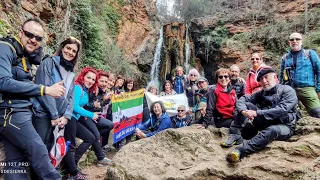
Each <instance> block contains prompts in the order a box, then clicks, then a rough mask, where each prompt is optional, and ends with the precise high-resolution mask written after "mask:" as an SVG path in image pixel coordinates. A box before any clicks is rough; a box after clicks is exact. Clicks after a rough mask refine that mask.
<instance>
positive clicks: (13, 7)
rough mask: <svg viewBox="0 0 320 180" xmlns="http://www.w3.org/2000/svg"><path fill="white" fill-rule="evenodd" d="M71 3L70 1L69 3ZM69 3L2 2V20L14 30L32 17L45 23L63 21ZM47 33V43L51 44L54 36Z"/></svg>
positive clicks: (0, 12) (45, 1)
mask: <svg viewBox="0 0 320 180" xmlns="http://www.w3.org/2000/svg"><path fill="white" fill-rule="evenodd" d="M67 2H68V3H70V0H68V1H67ZM68 3H66V2H63V1H61V0H57V1H52V2H49V1H47V0H41V1H29V0H19V1H17V0H2V1H1V6H0V9H1V11H0V19H2V20H4V21H6V22H7V24H9V25H10V26H12V29H13V30H15V31H16V30H18V29H19V27H20V26H21V24H22V23H23V22H24V21H25V20H27V19H28V18H31V17H39V18H40V19H41V20H42V21H43V22H44V23H46V24H48V23H50V22H51V21H57V20H61V19H63V17H64V16H65V13H66V11H65V10H66V8H67V5H68ZM45 30H46V32H47V39H46V41H47V42H46V43H50V42H51V41H52V38H53V37H54V34H52V32H49V31H48V28H47V27H46V26H45Z"/></svg>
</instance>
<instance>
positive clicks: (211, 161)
mask: <svg viewBox="0 0 320 180" xmlns="http://www.w3.org/2000/svg"><path fill="white" fill-rule="evenodd" d="M319 132H320V120H319V119H314V118H304V119H302V120H301V121H300V122H299V126H298V127H297V133H299V134H297V135H295V136H293V137H292V138H291V139H290V140H289V141H286V142H281V141H275V142H273V143H271V144H269V145H268V146H267V147H266V148H265V149H264V150H263V151H261V152H258V153H255V154H252V155H250V156H248V157H245V158H243V160H242V161H241V162H239V163H237V164H235V165H233V164H229V163H227V161H226V155H227V153H228V152H229V151H230V150H231V149H225V148H221V147H220V146H219V142H220V140H221V138H223V137H225V136H226V135H227V134H228V130H227V129H225V128H222V129H217V128H213V127H209V128H208V129H197V126H196V125H194V126H191V127H185V128H180V129H168V130H166V131H163V132H160V133H158V134H157V135H155V136H153V137H150V138H147V139H142V140H139V141H136V142H133V143H130V144H128V145H126V146H125V147H123V148H122V149H121V150H120V151H119V152H118V153H117V154H116V156H115V157H114V159H113V165H112V166H110V167H109V168H108V172H107V177H106V179H112V180H116V179H131V180H134V179H137V180H138V179H139V180H141V179H148V180H149V179H259V180H261V179H320V138H319V137H320V136H319Z"/></svg>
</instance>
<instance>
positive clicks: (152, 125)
mask: <svg viewBox="0 0 320 180" xmlns="http://www.w3.org/2000/svg"><path fill="white" fill-rule="evenodd" d="M138 128H139V129H140V130H151V133H148V134H146V136H147V137H150V136H153V135H155V134H157V133H158V132H160V131H163V130H165V129H168V128H172V123H171V119H170V117H169V116H168V114H167V113H162V115H161V117H160V118H159V120H158V119H157V117H156V115H152V116H151V117H150V118H149V120H148V121H146V122H145V123H143V124H140V125H139V126H138Z"/></svg>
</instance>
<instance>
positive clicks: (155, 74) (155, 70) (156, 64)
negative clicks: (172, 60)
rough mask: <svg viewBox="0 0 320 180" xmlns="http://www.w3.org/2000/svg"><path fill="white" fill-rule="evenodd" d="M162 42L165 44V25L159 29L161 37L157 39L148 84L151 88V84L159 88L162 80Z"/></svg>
mask: <svg viewBox="0 0 320 180" xmlns="http://www.w3.org/2000/svg"><path fill="white" fill-rule="evenodd" d="M162 44H163V27H162V28H161V29H160V31H159V38H158V41H157V46H156V49H155V52H154V56H153V63H152V69H151V73H150V77H151V81H150V82H149V84H148V87H147V88H149V87H150V86H151V85H155V86H157V88H159V86H160V82H159V75H160V72H159V70H160V65H161V64H160V63H161V59H160V57H161V49H162Z"/></svg>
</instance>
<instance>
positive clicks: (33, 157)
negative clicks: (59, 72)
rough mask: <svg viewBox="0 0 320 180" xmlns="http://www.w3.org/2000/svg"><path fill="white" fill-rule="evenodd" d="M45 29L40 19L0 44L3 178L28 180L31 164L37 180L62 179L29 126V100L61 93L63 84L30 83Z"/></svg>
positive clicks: (29, 21) (26, 23) (39, 55)
mask: <svg viewBox="0 0 320 180" xmlns="http://www.w3.org/2000/svg"><path fill="white" fill-rule="evenodd" d="M43 34H44V30H43V27H42V24H41V21H40V20H39V19H29V20H27V21H26V22H24V23H23V25H22V27H21V29H20V32H19V38H12V37H7V38H2V39H1V41H0V61H1V63H0V93H1V94H2V102H1V103H0V134H1V136H2V141H3V145H4V150H5V154H6V167H5V172H4V178H5V179H8V180H15V179H19V180H25V179H26V180H27V179H28V177H27V174H26V166H28V165H29V163H30V165H31V166H32V168H33V169H34V171H35V172H36V174H37V176H38V177H39V178H40V179H47V180H49V179H50V180H55V179H61V177H60V174H59V172H58V171H56V169H55V168H54V167H53V165H52V164H51V162H50V160H49V156H48V150H47V148H46V146H45V145H44V144H43V142H42V140H41V138H40V136H39V135H38V134H37V132H36V131H35V129H34V127H33V126H32V121H31V117H32V111H31V105H32V103H31V102H30V97H35V96H44V95H49V96H52V97H60V96H62V95H63V94H64V92H65V88H64V87H63V81H62V82H59V83H57V84H54V85H53V86H50V87H46V86H44V85H38V84H33V83H32V81H31V80H32V75H31V64H35V63H39V62H40V61H39V59H40V58H41V53H40V52H41V51H39V48H40V43H41V41H42V39H43Z"/></svg>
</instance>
